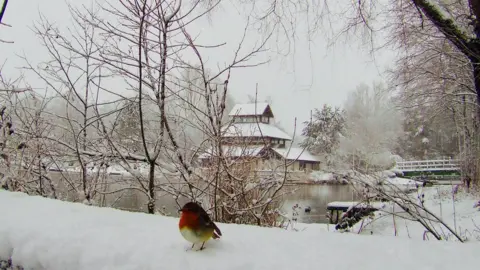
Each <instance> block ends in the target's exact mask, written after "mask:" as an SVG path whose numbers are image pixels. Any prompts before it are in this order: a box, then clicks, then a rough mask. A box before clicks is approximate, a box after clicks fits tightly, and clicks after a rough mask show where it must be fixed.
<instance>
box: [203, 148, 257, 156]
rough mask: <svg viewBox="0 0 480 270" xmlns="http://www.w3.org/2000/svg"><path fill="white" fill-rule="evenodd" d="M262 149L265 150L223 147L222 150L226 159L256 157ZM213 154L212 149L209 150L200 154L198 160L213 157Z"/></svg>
mask: <svg viewBox="0 0 480 270" xmlns="http://www.w3.org/2000/svg"><path fill="white" fill-rule="evenodd" d="M263 148H265V146H223V148H222V150H223V154H224V155H225V156H227V157H242V156H243V157H245V156H247V157H248V156H250V157H254V156H257V155H258V154H259V153H260V151H262V150H263ZM213 152H214V151H212V148H209V149H207V151H205V153H203V154H201V155H200V156H199V158H209V157H211V156H212V155H214V154H213Z"/></svg>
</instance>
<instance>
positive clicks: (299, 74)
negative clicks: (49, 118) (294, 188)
mask: <svg viewBox="0 0 480 270" xmlns="http://www.w3.org/2000/svg"><path fill="white" fill-rule="evenodd" d="M68 1H70V2H71V3H72V4H88V3H89V2H90V0H83V1H81V0H77V1H73V0H15V1H9V6H8V8H7V12H6V15H5V17H4V19H3V21H4V22H5V23H8V24H10V25H12V28H11V29H8V28H2V30H1V31H0V39H3V40H12V41H14V42H15V43H14V44H13V45H12V44H2V43H0V61H1V62H2V63H3V62H4V61H5V60H7V62H6V66H5V69H4V70H3V74H4V76H15V74H16V72H18V70H17V69H16V68H18V67H20V66H22V65H23V62H22V61H23V60H21V59H19V58H18V57H17V56H16V54H23V53H25V55H26V56H27V57H28V58H29V60H30V61H32V62H34V63H35V62H38V61H42V60H46V59H45V57H47V55H46V54H44V51H43V49H42V48H41V46H39V45H38V43H39V42H38V39H37V37H36V36H35V35H34V34H33V32H32V30H30V28H31V27H32V24H33V22H34V21H35V20H37V19H38V17H39V12H42V13H43V14H44V15H45V16H46V17H47V18H48V19H49V20H50V21H51V22H55V23H57V25H60V26H62V25H63V26H64V25H68V24H69V13H68V9H67V7H66V2H68ZM234 1H235V0H228V1H225V2H224V3H223V6H222V9H221V10H217V11H216V12H215V13H214V14H213V15H212V17H211V18H210V22H209V21H208V20H206V19H205V20H202V21H199V22H197V23H195V25H193V26H192V27H191V28H190V29H189V30H190V31H191V32H192V33H200V40H201V41H204V43H205V42H207V41H208V43H210V44H215V43H222V42H227V46H225V47H224V48H221V49H219V50H215V51H210V52H207V53H206V59H208V64H209V66H210V67H211V68H215V67H216V66H217V65H222V64H224V63H226V62H228V60H229V59H231V57H232V55H233V48H236V46H237V44H238V41H239V39H240V38H241V35H242V30H243V28H244V26H245V20H244V19H243V18H242V16H241V15H240V14H239V13H240V12H239V11H238V7H235V5H234V4H232V2H234ZM302 30H303V29H298V31H299V39H298V40H297V41H296V53H295V55H293V54H290V55H289V56H287V57H280V56H279V55H278V54H276V53H275V52H273V51H272V52H270V53H268V55H263V56H262V58H263V59H266V58H267V57H269V58H270V59H271V62H270V63H269V64H267V65H264V66H261V67H256V68H251V69H242V70H240V69H236V70H235V71H234V73H233V74H232V78H231V80H230V90H231V93H232V95H233V97H234V98H235V100H236V101H237V102H238V103H241V102H246V101H247V99H248V95H254V94H255V85H256V83H258V86H259V99H263V98H265V97H267V96H271V97H272V98H273V105H272V109H273V112H274V114H275V116H276V118H277V121H280V122H281V125H282V127H283V128H284V129H285V130H286V131H287V132H289V133H291V132H292V128H293V122H294V121H293V119H294V118H295V117H297V118H298V122H299V123H301V122H303V121H306V120H308V119H309V115H310V110H312V109H313V108H319V107H321V106H322V105H323V104H324V103H328V104H333V105H341V104H342V103H343V102H344V101H345V99H346V96H347V94H348V92H349V91H351V90H353V89H354V88H355V87H356V86H357V85H358V84H359V83H362V82H366V83H370V82H371V81H372V80H375V79H379V78H381V72H382V71H383V70H384V69H385V68H386V67H388V65H390V64H391V61H392V60H393V54H392V53H391V52H385V53H383V55H378V56H377V58H376V59H375V62H372V58H371V57H370V55H369V54H368V52H367V50H365V49H362V48H360V46H359V45H358V44H356V43H351V44H348V45H346V46H345V45H344V44H339V45H338V46H336V47H335V49H327V46H326V40H325V38H324V37H322V34H321V33H320V34H319V35H317V36H316V37H315V38H314V39H313V40H312V41H311V43H310V45H311V46H310V48H311V51H309V49H308V43H307V41H306V39H305V38H304V37H305V35H303V34H302ZM258 38H259V36H258V35H256V34H255V33H252V34H250V35H249V36H248V39H249V40H248V41H249V43H250V44H252V43H253V42H255V41H256V40H257V39H258ZM273 43H274V41H273V40H272V42H270V43H269V46H270V48H274V44H273ZM31 81H32V82H31V83H30V84H31V85H32V86H34V87H38V88H41V87H43V84H42V83H40V82H39V81H35V78H31ZM298 128H301V126H299V127H298Z"/></svg>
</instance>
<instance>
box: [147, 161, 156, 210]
mask: <svg viewBox="0 0 480 270" xmlns="http://www.w3.org/2000/svg"><path fill="white" fill-rule="evenodd" d="M148 197H149V200H148V204H147V208H148V213H149V214H155V163H150V171H149V172H148Z"/></svg>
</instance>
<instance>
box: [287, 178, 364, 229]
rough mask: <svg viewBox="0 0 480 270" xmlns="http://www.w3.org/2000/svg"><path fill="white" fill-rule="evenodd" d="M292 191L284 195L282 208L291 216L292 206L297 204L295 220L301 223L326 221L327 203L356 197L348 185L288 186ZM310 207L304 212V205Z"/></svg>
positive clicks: (352, 199) (351, 199)
mask: <svg viewBox="0 0 480 270" xmlns="http://www.w3.org/2000/svg"><path fill="white" fill-rule="evenodd" d="M288 188H289V189H291V190H292V191H293V193H289V194H288V195H287V196H286V197H285V201H284V203H283V205H282V210H283V212H285V213H288V216H289V217H292V214H293V211H292V207H293V206H294V205H296V204H298V205H299V206H300V207H301V209H299V210H298V211H297V212H298V216H296V217H297V221H298V222H302V223H328V218H327V217H326V216H325V215H326V213H327V204H328V203H329V202H333V201H354V200H356V199H357V196H356V193H355V192H354V189H353V187H352V186H350V185H331V186H330V185H302V186H295V187H288ZM308 206H309V207H311V211H310V212H309V213H305V211H304V209H305V207H308Z"/></svg>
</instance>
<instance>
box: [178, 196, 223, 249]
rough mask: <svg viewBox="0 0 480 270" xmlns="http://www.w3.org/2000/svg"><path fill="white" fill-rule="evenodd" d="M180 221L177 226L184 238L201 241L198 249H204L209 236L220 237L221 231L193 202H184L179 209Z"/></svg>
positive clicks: (193, 241) (198, 242)
mask: <svg viewBox="0 0 480 270" xmlns="http://www.w3.org/2000/svg"><path fill="white" fill-rule="evenodd" d="M180 212H181V215H180V221H179V223H178V227H179V229H180V233H181V234H182V236H183V238H185V240H187V241H189V242H190V243H192V249H193V247H194V246H195V244H200V243H202V246H201V247H200V250H202V249H204V247H203V246H204V245H205V242H207V241H208V240H210V238H213V239H217V238H220V236H221V235H222V233H221V232H220V229H219V228H218V227H217V225H215V223H214V222H213V221H212V220H211V219H210V217H209V216H208V214H207V212H206V211H205V210H203V208H202V207H201V206H200V205H198V204H197V203H195V202H189V203H186V204H185V205H184V206H183V207H182V209H180Z"/></svg>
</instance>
